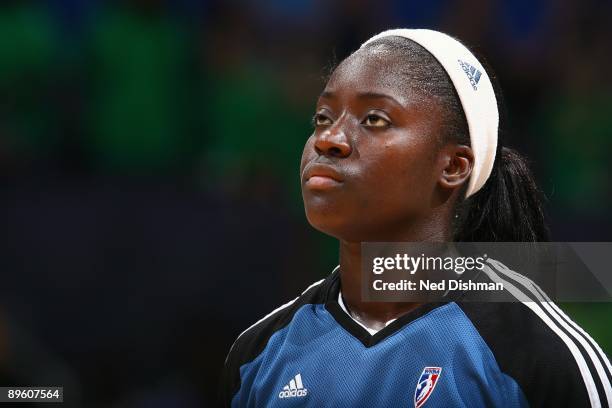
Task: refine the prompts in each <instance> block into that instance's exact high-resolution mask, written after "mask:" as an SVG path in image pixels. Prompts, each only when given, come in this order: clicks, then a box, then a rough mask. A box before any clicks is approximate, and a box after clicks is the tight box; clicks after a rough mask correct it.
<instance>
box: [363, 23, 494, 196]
mask: <svg viewBox="0 0 612 408" xmlns="http://www.w3.org/2000/svg"><path fill="white" fill-rule="evenodd" d="M389 36H399V37H405V38H408V39H410V40H412V41H414V42H416V43H417V44H419V45H421V46H422V47H423V48H425V49H426V50H427V51H429V52H430V53H431V54H432V55H433V56H434V57H435V58H436V59H437V60H438V62H440V64H442V66H443V67H444V69H445V70H446V72H447V73H448V76H449V77H450V79H451V81H452V82H453V85H454V86H455V89H456V90H457V94H458V95H459V99H460V100H461V106H463V112H465V117H466V119H467V123H468V129H469V132H470V141H471V145H472V151H473V152H474V168H473V169H472V175H471V176H470V181H469V184H468V188H467V192H466V197H469V196H471V195H472V194H474V193H476V192H477V191H478V190H480V188H482V186H483V185H484V184H485V182H486V181H487V179H488V178H489V175H490V174H491V170H492V169H493V163H494V162H495V152H496V150H497V127H498V124H499V113H498V111H497V100H496V99H495V92H494V91H493V85H491V80H490V79H489V76H488V75H487V73H486V72H485V70H484V68H483V67H482V65H481V64H480V62H478V60H477V59H476V57H474V55H473V54H472V53H471V52H470V51H469V50H468V49H467V48H466V47H465V46H464V45H463V44H461V43H460V42H459V41H457V40H455V39H454V38H452V37H451V36H449V35H446V34H444V33H441V32H439V31H433V30H424V29H416V30H409V29H395V30H387V31H383V32H382V33H380V34H377V35H375V36H374V37H372V38H370V39H369V40H368V41H366V42H365V43H363V45H362V46H361V47H362V48H363V47H364V46H365V45H366V44H368V43H371V42H372V41H375V40H378V39H380V38H383V37H389Z"/></svg>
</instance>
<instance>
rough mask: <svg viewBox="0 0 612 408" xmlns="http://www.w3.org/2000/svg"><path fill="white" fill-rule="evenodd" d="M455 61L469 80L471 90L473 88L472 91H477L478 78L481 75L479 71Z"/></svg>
mask: <svg viewBox="0 0 612 408" xmlns="http://www.w3.org/2000/svg"><path fill="white" fill-rule="evenodd" d="M457 61H459V65H461V68H462V69H463V72H465V74H466V75H467V77H468V79H469V80H470V84H472V88H474V90H475V91H477V90H478V88H476V85H478V81H480V76H481V75H482V73H481V72H480V71H479V70H477V69H476V68H475V67H473V66H471V65H470V64H468V63H467V62H463V61H461V60H457Z"/></svg>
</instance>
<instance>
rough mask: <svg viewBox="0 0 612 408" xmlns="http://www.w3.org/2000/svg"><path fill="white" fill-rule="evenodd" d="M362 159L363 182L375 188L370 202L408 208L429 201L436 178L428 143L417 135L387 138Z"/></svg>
mask: <svg viewBox="0 0 612 408" xmlns="http://www.w3.org/2000/svg"><path fill="white" fill-rule="evenodd" d="M406 139H408V140H406ZM362 160H363V161H365V166H364V172H363V177H364V178H365V180H364V181H365V183H364V186H369V188H371V191H372V192H374V194H372V197H374V200H373V202H370V203H369V204H370V205H371V204H375V205H376V206H377V207H379V208H389V209H392V208H404V209H408V208H417V207H421V206H423V205H427V204H428V203H429V199H428V197H429V196H430V195H431V191H432V190H433V188H434V187H435V180H436V176H435V166H434V152H433V151H432V146H431V144H430V143H427V142H426V141H424V140H419V139H417V138H405V137H400V138H393V139H388V140H387V141H385V143H384V144H383V145H382V146H379V147H377V148H375V149H374V148H373V149H370V154H368V155H367V157H366V156H364V157H362Z"/></svg>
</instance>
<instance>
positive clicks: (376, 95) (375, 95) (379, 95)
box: [319, 91, 402, 106]
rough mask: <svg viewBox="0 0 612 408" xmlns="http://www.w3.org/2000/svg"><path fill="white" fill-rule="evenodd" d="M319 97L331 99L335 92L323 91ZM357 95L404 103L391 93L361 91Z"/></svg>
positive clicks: (364, 97) (398, 103)
mask: <svg viewBox="0 0 612 408" xmlns="http://www.w3.org/2000/svg"><path fill="white" fill-rule="evenodd" d="M319 97H320V98H326V99H331V98H334V97H335V94H334V93H333V92H330V91H323V92H322V93H321V95H320V96H319ZM357 97H358V98H360V99H388V100H390V101H391V102H394V103H396V104H397V105H400V106H401V105H402V104H401V103H400V102H399V101H398V100H397V99H395V98H394V97H392V96H391V95H387V94H383V93H377V92H360V93H358V94H357Z"/></svg>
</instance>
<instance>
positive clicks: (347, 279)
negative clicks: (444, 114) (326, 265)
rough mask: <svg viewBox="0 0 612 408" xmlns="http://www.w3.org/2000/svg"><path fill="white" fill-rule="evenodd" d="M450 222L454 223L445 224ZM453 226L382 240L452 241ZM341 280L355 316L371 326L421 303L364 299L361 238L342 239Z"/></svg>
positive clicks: (392, 236) (429, 228) (417, 231)
mask: <svg viewBox="0 0 612 408" xmlns="http://www.w3.org/2000/svg"><path fill="white" fill-rule="evenodd" d="M442 225H450V223H446V224H442ZM450 237H451V232H450V227H448V228H444V227H440V228H436V227H431V224H429V225H428V226H427V227H426V228H421V229H419V230H415V229H412V232H404V233H396V234H388V235H387V237H385V239H382V240H381V239H379V240H378V241H379V242H427V241H430V242H448V241H449V240H450ZM340 282H341V290H342V298H343V300H344V303H345V305H346V307H347V309H348V310H349V312H350V314H351V315H352V316H353V318H355V319H357V320H358V321H360V322H361V323H363V324H364V325H365V326H367V327H371V328H373V329H376V330H379V329H382V328H383V327H385V323H386V322H388V321H389V320H392V319H396V318H398V317H400V316H402V315H404V314H406V313H408V312H410V311H411V310H413V309H415V308H417V307H418V306H420V305H421V303H412V302H365V301H362V299H361V242H348V241H344V240H340Z"/></svg>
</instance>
